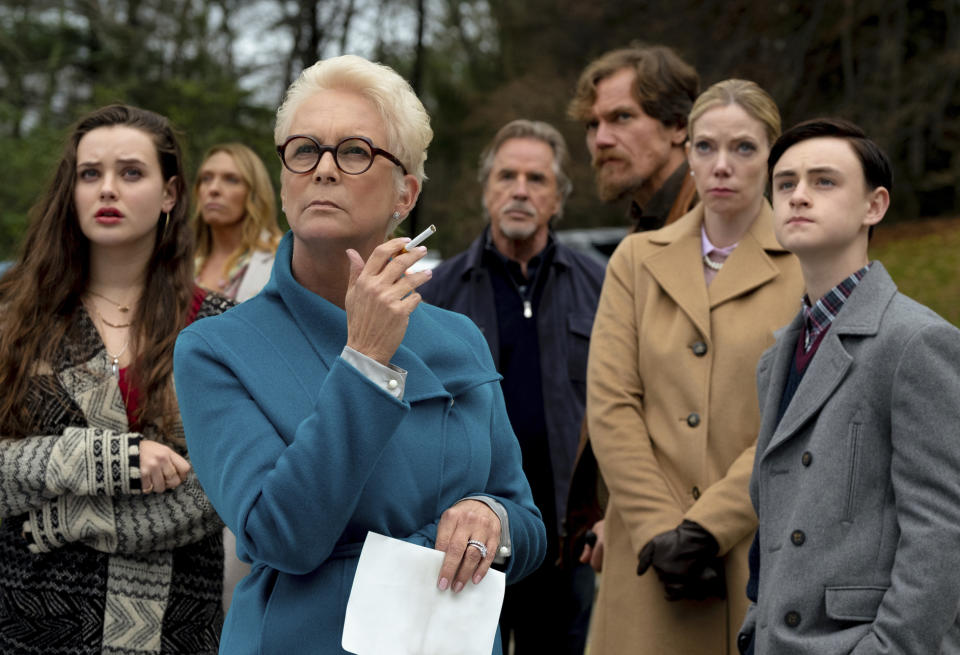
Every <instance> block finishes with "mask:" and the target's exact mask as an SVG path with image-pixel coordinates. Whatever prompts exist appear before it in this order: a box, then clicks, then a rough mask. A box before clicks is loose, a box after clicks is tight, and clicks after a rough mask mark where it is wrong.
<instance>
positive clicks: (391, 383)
mask: <svg viewBox="0 0 960 655" xmlns="http://www.w3.org/2000/svg"><path fill="white" fill-rule="evenodd" d="M399 386H400V383H399V382H397V381H396V380H390V381H389V382H387V388H388V389H390V390H391V391H393V390H394V389H396V388H397V387H399Z"/></svg>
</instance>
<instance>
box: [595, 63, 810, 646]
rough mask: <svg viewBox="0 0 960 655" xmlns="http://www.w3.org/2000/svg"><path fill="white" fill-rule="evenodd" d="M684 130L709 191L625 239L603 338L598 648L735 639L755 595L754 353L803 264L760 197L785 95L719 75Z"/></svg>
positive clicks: (615, 263)
mask: <svg viewBox="0 0 960 655" xmlns="http://www.w3.org/2000/svg"><path fill="white" fill-rule="evenodd" d="M688 129H689V137H690V141H689V143H688V146H687V149H688V150H687V157H688V160H689V163H690V169H691V175H693V176H694V179H695V181H696V185H697V192H698V194H699V196H700V198H701V204H699V205H698V206H697V207H696V208H694V209H693V210H692V211H691V212H689V213H688V214H686V215H685V216H684V217H682V218H680V219H679V220H678V221H677V222H675V223H673V224H671V225H668V226H667V227H665V228H663V229H661V230H658V231H655V232H646V233H641V234H634V235H631V236H629V237H628V238H627V239H625V240H624V241H623V243H622V244H621V245H620V247H619V248H618V249H617V251H616V252H615V253H614V255H613V257H612V258H611V260H610V264H609V267H608V269H607V275H606V280H605V282H604V285H603V292H602V294H601V297H600V306H599V309H598V311H597V316H596V320H595V323H594V328H593V336H592V338H591V347H590V361H589V364H588V377H587V379H588V381H587V417H588V422H589V429H590V434H591V441H592V442H593V449H594V451H595V453H596V456H597V460H598V462H599V464H600V468H601V470H602V472H603V476H604V479H605V480H606V482H607V485H608V487H609V489H610V503H609V506H608V509H607V515H606V555H605V560H604V569H603V581H602V583H601V585H600V596H599V600H598V604H597V607H596V609H595V618H594V624H593V627H592V630H591V637H590V653H591V655H622V654H623V653H656V654H658V655H661V654H664V653H667V654H669V653H676V654H677V655H699V654H701V653H702V654H704V655H707V654H709V655H723V654H728V653H736V652H737V648H736V637H737V631H738V629H739V627H740V624H741V622H742V620H743V616H744V613H745V611H746V608H747V604H748V603H747V598H746V595H745V591H744V588H745V586H746V582H747V551H748V550H749V546H750V542H751V539H752V537H753V534H754V530H755V529H756V516H755V515H754V512H753V508H752V506H751V504H750V498H749V496H748V493H747V485H748V483H749V479H750V471H751V467H752V464H753V455H754V445H755V442H756V436H757V429H758V424H759V417H758V409H757V390H756V382H755V379H756V378H755V369H756V365H757V360H758V359H759V357H760V354H761V353H762V352H763V351H764V350H765V349H766V348H767V347H768V346H770V345H771V344H772V343H773V340H774V339H773V331H774V330H776V329H778V328H780V327H782V326H783V325H785V324H786V323H788V322H789V320H790V319H791V318H792V317H793V315H794V314H795V313H796V311H797V307H798V306H799V303H800V298H801V296H802V294H803V280H802V278H801V274H800V268H799V265H798V263H797V260H796V259H795V258H794V256H793V255H791V254H789V253H787V252H786V251H785V250H784V249H783V248H782V247H781V246H780V245H779V244H778V243H777V241H776V239H775V237H774V234H773V225H772V214H771V209H770V205H769V203H768V202H767V200H766V199H765V198H764V196H763V192H764V188H765V185H766V175H767V168H766V162H767V154H768V152H769V149H770V145H771V144H772V143H773V142H774V141H775V140H776V138H777V136H779V134H780V116H779V112H778V111H777V107H776V104H775V103H774V101H773V99H772V98H771V97H770V96H769V95H768V94H767V93H766V92H765V91H763V90H762V89H761V88H760V87H758V86H757V85H756V84H754V83H753V82H748V81H744V80H726V81H723V82H719V83H717V84H715V85H713V86H712V87H710V88H709V89H707V91H705V92H704V93H703V94H701V96H700V97H699V98H698V99H697V101H696V102H695V103H694V106H693V109H692V111H691V112H690V121H689V128H688ZM638 573H639V575H638Z"/></svg>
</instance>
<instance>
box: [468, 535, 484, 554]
mask: <svg viewBox="0 0 960 655" xmlns="http://www.w3.org/2000/svg"><path fill="white" fill-rule="evenodd" d="M467 546H473V547H474V548H476V549H477V550H479V551H480V559H487V547H486V546H484V545H483V542H482V541H477V540H476V539H469V540H467Z"/></svg>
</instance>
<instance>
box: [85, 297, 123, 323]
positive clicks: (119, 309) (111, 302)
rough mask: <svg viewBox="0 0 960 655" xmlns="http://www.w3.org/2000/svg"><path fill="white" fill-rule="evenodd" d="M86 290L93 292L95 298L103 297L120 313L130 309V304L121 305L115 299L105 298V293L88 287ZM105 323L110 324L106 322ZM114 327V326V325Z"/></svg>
mask: <svg viewBox="0 0 960 655" xmlns="http://www.w3.org/2000/svg"><path fill="white" fill-rule="evenodd" d="M87 292H88V293H91V294H93V295H94V296H96V297H97V298H103V299H104V300H106V301H107V302H108V303H110V304H111V305H113V306H114V307H116V308H117V311H118V312H120V313H122V314H126V313H127V312H129V311H130V305H125V304H124V305H121V304H120V303H118V302H117V301H116V300H110V299H109V298H107V297H106V296H105V295H103V294H102V293H97V292H96V291H94V290H93V289H89V288H88V289H87ZM107 325H110V324H109V323H107ZM114 327H116V326H114Z"/></svg>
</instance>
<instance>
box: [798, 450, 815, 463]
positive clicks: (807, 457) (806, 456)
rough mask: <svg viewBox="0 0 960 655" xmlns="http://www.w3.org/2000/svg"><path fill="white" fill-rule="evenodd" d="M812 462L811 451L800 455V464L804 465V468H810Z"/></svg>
mask: <svg viewBox="0 0 960 655" xmlns="http://www.w3.org/2000/svg"><path fill="white" fill-rule="evenodd" d="M812 461H813V453H811V452H810V451H809V450H808V451H807V452H805V453H804V454H802V455H800V463H801V464H803V465H804V466H810V462H812Z"/></svg>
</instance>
